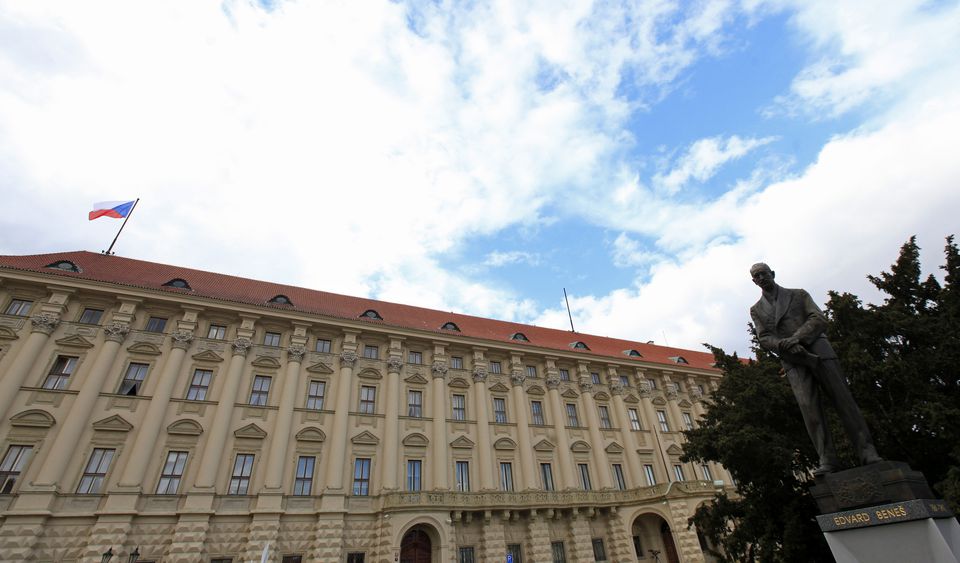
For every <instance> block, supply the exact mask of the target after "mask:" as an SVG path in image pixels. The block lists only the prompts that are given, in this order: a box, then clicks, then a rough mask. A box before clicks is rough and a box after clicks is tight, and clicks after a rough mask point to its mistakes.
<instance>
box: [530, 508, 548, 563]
mask: <svg viewBox="0 0 960 563" xmlns="http://www.w3.org/2000/svg"><path fill="white" fill-rule="evenodd" d="M551 516H553V510H552V509H549V510H547V511H546V513H542V512H539V511H537V510H531V511H530V519H529V520H528V522H527V538H528V543H529V545H530V551H529V555H527V560H528V561H534V562H537V563H539V562H540V561H543V562H544V563H547V562H549V561H553V559H552V557H553V554H552V553H551V551H550V526H549V524H547V518H549V517H551Z"/></svg>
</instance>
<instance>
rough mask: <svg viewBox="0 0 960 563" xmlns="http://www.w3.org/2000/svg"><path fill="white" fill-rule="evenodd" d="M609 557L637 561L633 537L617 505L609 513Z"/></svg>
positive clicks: (612, 559) (613, 559) (614, 559)
mask: <svg viewBox="0 0 960 563" xmlns="http://www.w3.org/2000/svg"><path fill="white" fill-rule="evenodd" d="M607 534H608V535H607V559H609V560H610V561H635V560H636V556H637V554H636V552H635V551H634V549H633V537H632V536H631V534H630V532H629V531H628V530H627V526H626V523H625V522H624V521H623V518H622V517H621V516H620V512H619V511H618V510H617V508H616V507H611V508H610V514H608V515H607Z"/></svg>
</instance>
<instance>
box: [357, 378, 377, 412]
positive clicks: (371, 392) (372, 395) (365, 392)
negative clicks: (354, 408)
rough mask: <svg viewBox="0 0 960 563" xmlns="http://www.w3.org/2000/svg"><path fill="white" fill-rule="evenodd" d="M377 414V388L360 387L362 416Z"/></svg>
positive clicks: (369, 386)
mask: <svg viewBox="0 0 960 563" xmlns="http://www.w3.org/2000/svg"><path fill="white" fill-rule="evenodd" d="M376 412H377V388H376V387H373V386H371V385H361V386H360V414H375V413H376Z"/></svg>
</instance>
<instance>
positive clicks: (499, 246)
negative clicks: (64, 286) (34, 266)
mask: <svg viewBox="0 0 960 563" xmlns="http://www.w3.org/2000/svg"><path fill="white" fill-rule="evenodd" d="M958 30H960V4H958V2H947V1H911V0H899V1H897V2H876V1H872V0H867V1H862V2H861V1H855V0H851V1H849V2H837V1H836V0H802V1H790V0H773V1H763V0H743V1H740V2H737V1H732V0H730V1H723V0H717V1H712V0H703V1H687V2H671V1H668V0H649V1H637V2H617V1H598V2H594V1H589V0H582V1H561V0H550V1H542V2H521V1H516V0H505V1H491V2H481V1H475V2H456V1H442V0H441V1H434V2H412V1H411V2H406V1H395V2H379V1H376V0H369V1H364V2H320V1H297V0H272V1H266V0H261V1H259V2H257V1H252V0H225V1H220V2H217V1H206V0H191V1H179V2H156V1H154V2H144V1H133V0H119V1H106V0H105V1H95V2H75V1H70V0H66V1H63V2H54V1H43V0H40V1H35V2H34V1H31V2H21V1H0V201H2V202H3V204H2V210H3V212H2V213H0V254H35V253H48V252H57V251H67V250H89V251H94V252H99V251H101V250H104V249H106V247H107V246H108V245H109V244H110V241H111V240H112V239H113V236H114V235H115V234H116V230H117V229H118V228H119V226H120V221H117V220H113V219H109V218H101V219H97V220H96V221H92V222H91V221H88V220H87V212H88V211H90V209H91V208H92V204H93V203H94V202H98V201H105V200H128V199H134V198H140V203H139V205H138V206H137V208H136V210H135V211H134V213H133V215H132V217H131V219H130V221H129V223H128V225H127V227H126V228H125V230H124V232H123V234H122V236H121V237H120V240H119V241H118V242H117V245H116V246H115V248H114V251H115V252H116V254H117V255H118V256H126V257H131V258H137V259H142V260H149V261H155V262H163V263H169V264H176V265H180V266H186V267H192V268H198V269H204V270H210V271H215V272H221V273H227V274H232V275H239V276H244V277H248V278H254V279H261V280H269V281H274V282H278V283H286V284H292V285H298V286H303V287H309V288H313V289H319V290H324V291H332V292H337V293H344V294H348V295H356V296H364V297H372V298H376V299H382V300H387V301H394V302H400V303H407V304H411V305H418V306H424V307H430V308H435V309H441V310H449V311H456V312H460V313H467V314H475V315H481V316H485V317H492V318H497V319H503V320H511V321H519V322H524V323H532V324H536V325H539V326H548V327H553V328H559V329H569V321H568V319H567V312H566V309H565V306H564V298H563V290H564V289H566V291H567V294H568V295H569V302H570V307H571V310H572V316H573V322H574V326H575V327H576V330H577V331H579V332H583V333H590V334H597V335H602V336H615V337H620V338H626V339H631V340H635V341H640V342H646V341H654V342H656V343H657V344H666V345H670V346H677V347H683V348H690V349H697V350H701V349H702V347H701V346H702V343H711V344H714V345H718V346H721V347H723V348H725V349H726V350H727V351H730V352H732V351H736V352H738V353H740V354H741V355H749V336H748V334H747V323H748V322H749V314H748V310H749V307H750V305H751V304H752V303H753V302H755V301H756V299H757V297H758V292H759V290H758V289H757V288H756V287H755V286H754V285H753V284H752V283H751V281H750V279H749V274H748V269H749V267H750V265H751V264H753V263H754V262H757V261H765V262H768V263H769V264H770V265H771V266H772V267H773V269H774V270H775V271H776V272H777V274H778V276H777V280H778V281H779V282H780V283H781V284H782V285H784V286H787V287H803V288H806V289H807V290H809V291H810V292H811V294H812V295H813V297H814V299H815V300H816V301H817V302H819V303H825V302H826V299H827V295H828V294H827V292H828V291H829V290H836V291H847V292H852V293H856V294H857V295H859V296H861V298H862V299H863V300H864V301H865V302H878V300H879V299H881V296H879V295H878V294H876V292H875V291H874V290H873V289H872V286H871V285H870V284H869V282H868V281H867V279H866V276H867V275H868V274H877V273H879V272H880V271H883V270H886V269H888V268H889V266H890V264H891V263H892V262H893V261H894V260H895V259H896V256H897V253H898V250H899V247H900V245H902V244H903V243H904V242H905V241H906V240H907V239H908V238H909V237H911V236H914V235H916V236H917V240H918V242H919V244H920V246H921V247H922V253H921V259H922V260H923V264H924V268H925V270H926V271H925V274H926V273H933V274H935V275H939V274H938V272H939V270H938V266H939V265H940V264H942V257H943V253H942V251H943V247H944V244H945V242H944V239H945V237H947V236H948V235H950V234H953V233H956V232H957V231H958V228H957V227H958V222H957V216H958V211H960V154H958V146H960V142H958V131H960V57H957V55H956V54H957V53H960V31H958Z"/></svg>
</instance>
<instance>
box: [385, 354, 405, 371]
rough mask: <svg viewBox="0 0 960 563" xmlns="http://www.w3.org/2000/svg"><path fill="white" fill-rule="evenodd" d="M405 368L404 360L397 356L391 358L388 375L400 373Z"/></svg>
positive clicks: (388, 361) (388, 362)
mask: <svg viewBox="0 0 960 563" xmlns="http://www.w3.org/2000/svg"><path fill="white" fill-rule="evenodd" d="M402 368H403V360H401V359H400V358H398V357H397V356H390V359H389V360H387V372H388V373H400V370H401V369H402Z"/></svg>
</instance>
